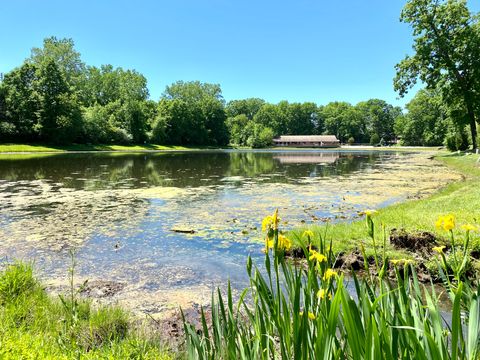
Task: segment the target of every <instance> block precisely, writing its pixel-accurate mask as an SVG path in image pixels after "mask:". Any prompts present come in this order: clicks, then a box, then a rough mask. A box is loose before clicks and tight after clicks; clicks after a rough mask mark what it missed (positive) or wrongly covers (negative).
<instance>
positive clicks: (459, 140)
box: [445, 130, 469, 151]
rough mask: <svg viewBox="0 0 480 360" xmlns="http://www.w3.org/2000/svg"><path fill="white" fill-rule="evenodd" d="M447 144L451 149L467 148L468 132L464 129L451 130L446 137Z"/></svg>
mask: <svg viewBox="0 0 480 360" xmlns="http://www.w3.org/2000/svg"><path fill="white" fill-rule="evenodd" d="M445 146H446V147H447V149H448V150H450V151H457V150H460V151H463V150H467V149H468V146H469V142H468V135H467V133H466V132H465V131H464V130H460V131H455V132H449V133H448V134H447V136H446V138H445Z"/></svg>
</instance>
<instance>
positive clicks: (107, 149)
mask: <svg viewBox="0 0 480 360" xmlns="http://www.w3.org/2000/svg"><path fill="white" fill-rule="evenodd" d="M441 149H442V148H439V147H438V146H435V147H418V146H384V147H375V146H367V145H342V146H340V147H337V148H318V147H313V148H309V147H274V146H272V147H268V148H258V149H255V148H244V147H238V148H237V147H228V146H226V147H215V146H199V147H195V146H179V145H156V144H145V145H139V144H137V145H118V144H112V145H106V144H98V145H80V144H73V145H65V146H59V145H49V144H12V143H7V144H0V155H16V154H19V155H21V154H85V153H164V152H184V151H212V150H213V151H217V150H218V151H232V150H233V151H247V152H249V151H252V152H261V151H265V152H268V151H286V152H288V151H321V152H338V151H340V152H349V151H352V152H354V151H389V152H390V151H393V152H398V151H405V152H416V151H435V152H438V151H441Z"/></svg>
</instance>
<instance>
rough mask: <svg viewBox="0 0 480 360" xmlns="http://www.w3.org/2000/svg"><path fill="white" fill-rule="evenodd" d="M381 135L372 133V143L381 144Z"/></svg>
mask: <svg viewBox="0 0 480 360" xmlns="http://www.w3.org/2000/svg"><path fill="white" fill-rule="evenodd" d="M380 141H381V139H380V136H378V134H372V136H371V137H370V145H372V146H376V145H378V144H380Z"/></svg>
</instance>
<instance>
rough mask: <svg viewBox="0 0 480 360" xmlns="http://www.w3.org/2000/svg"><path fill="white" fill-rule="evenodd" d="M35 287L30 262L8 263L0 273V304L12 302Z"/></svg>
mask: <svg viewBox="0 0 480 360" xmlns="http://www.w3.org/2000/svg"><path fill="white" fill-rule="evenodd" d="M36 287H37V281H36V280H35V278H34V277H33V270H32V266H31V265H30V264H22V263H15V264H12V265H8V266H7V268H6V269H5V270H4V271H3V272H2V274H1V275H0V305H2V304H8V303H11V302H14V301H15V300H16V299H17V298H19V297H21V296H25V295H29V294H31V293H32V292H33V291H34V290H35V288H36Z"/></svg>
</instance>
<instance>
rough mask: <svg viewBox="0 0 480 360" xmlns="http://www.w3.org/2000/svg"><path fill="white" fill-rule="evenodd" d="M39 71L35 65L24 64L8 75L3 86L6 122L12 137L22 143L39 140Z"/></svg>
mask: <svg viewBox="0 0 480 360" xmlns="http://www.w3.org/2000/svg"><path fill="white" fill-rule="evenodd" d="M37 70H38V69H37V67H36V66H35V65H31V64H23V65H22V66H20V67H18V68H16V69H14V70H12V71H11V72H9V73H7V74H6V75H5V78H4V81H3V82H2V84H1V87H2V88H3V93H4V106H5V122H6V123H8V124H9V125H8V128H9V132H10V135H11V136H13V137H15V138H16V139H18V140H20V141H34V140H38V139H37V135H38V133H37V131H36V130H37V129H36V126H37V125H38V115H39V111H40V109H41V103H40V95H39V93H38V91H37V83H38V71H37ZM4 127H6V125H4Z"/></svg>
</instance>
